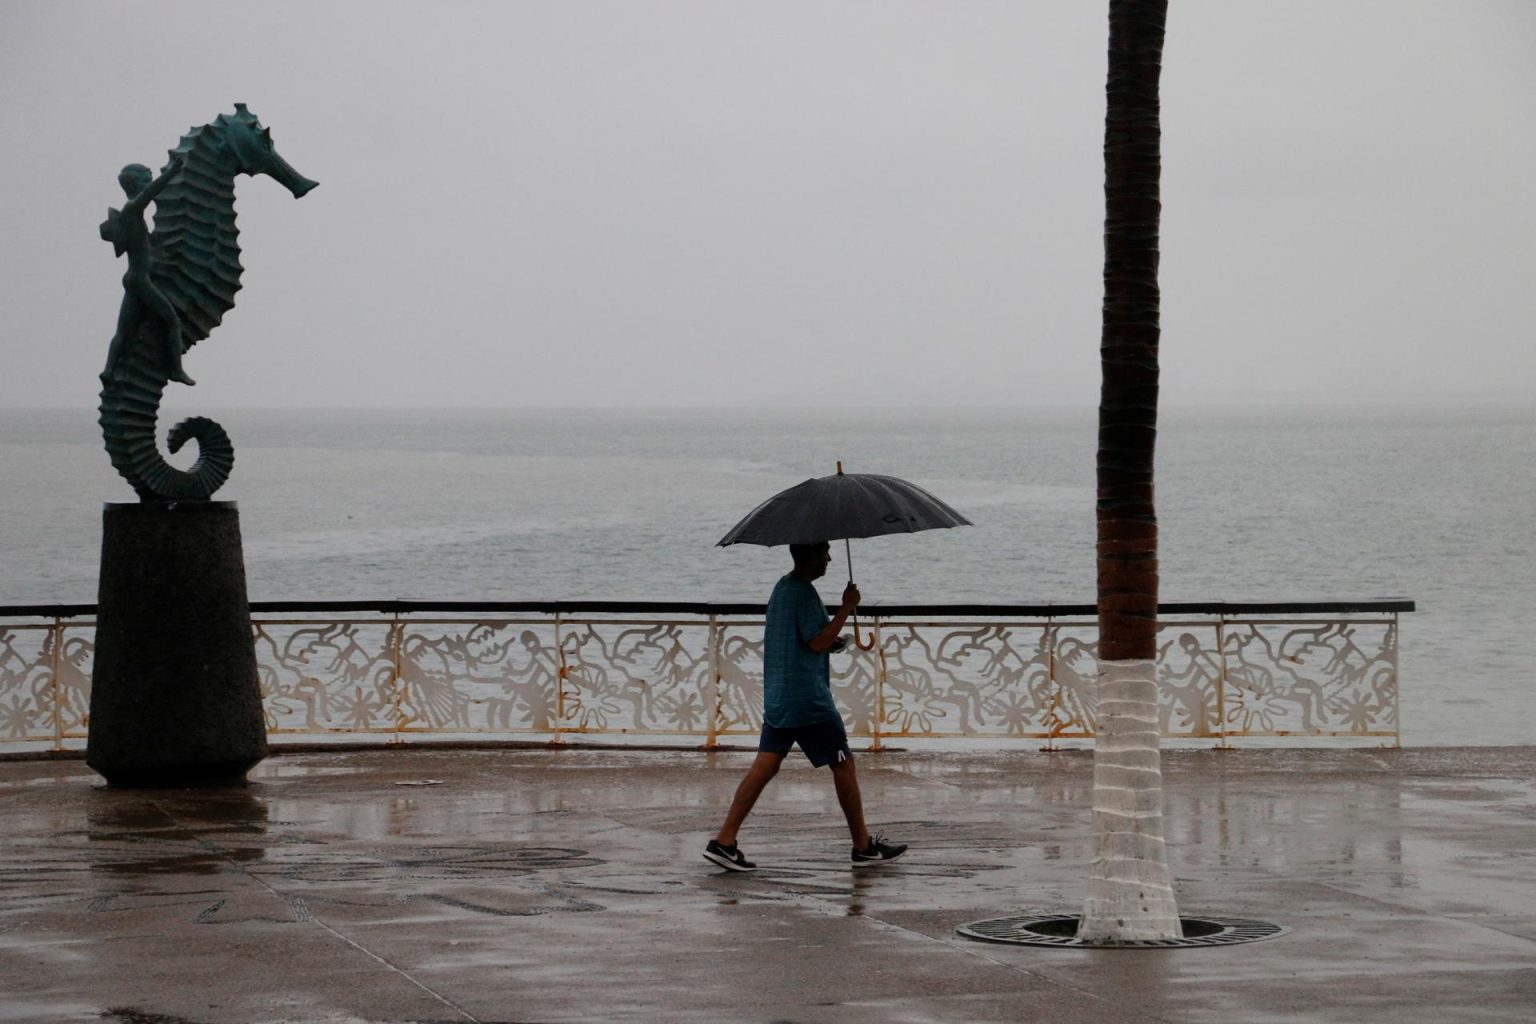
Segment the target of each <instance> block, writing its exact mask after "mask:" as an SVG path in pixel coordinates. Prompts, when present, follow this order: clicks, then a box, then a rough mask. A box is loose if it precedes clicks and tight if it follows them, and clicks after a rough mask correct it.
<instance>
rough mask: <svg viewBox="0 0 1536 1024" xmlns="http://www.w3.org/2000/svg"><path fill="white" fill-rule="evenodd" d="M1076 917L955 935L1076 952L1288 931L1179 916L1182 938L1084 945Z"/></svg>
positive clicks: (997, 921)
mask: <svg viewBox="0 0 1536 1024" xmlns="http://www.w3.org/2000/svg"><path fill="white" fill-rule="evenodd" d="M1077 922H1078V915H1077V914H1051V915H1049V916H1042V917H998V918H993V919H992V920H990V921H976V922H974V923H972V924H963V925H961V926H960V927H958V928H956V929H955V932H956V934H958V935H961V936H964V937H965V938H967V939H975V940H976V941H977V942H1001V943H1006V944H1008V945H1012V946H1067V947H1074V948H1077V949H1184V948H1186V947H1189V946H1233V945H1236V944H1237V943H1240V942H1258V941H1259V940H1261V939H1272V938H1274V937H1275V936H1276V935H1284V934H1285V933H1286V932H1287V931H1289V930H1290V929H1288V928H1285V927H1283V926H1281V925H1278V924H1270V923H1269V922H1268V921H1251V920H1249V919H1247V918H1241V917H1224V918H1215V917H1181V918H1179V923H1180V924H1182V925H1183V926H1184V937H1183V938H1182V939H1162V940H1156V941H1146V942H1084V941H1083V940H1082V939H1079V938H1078V937H1077Z"/></svg>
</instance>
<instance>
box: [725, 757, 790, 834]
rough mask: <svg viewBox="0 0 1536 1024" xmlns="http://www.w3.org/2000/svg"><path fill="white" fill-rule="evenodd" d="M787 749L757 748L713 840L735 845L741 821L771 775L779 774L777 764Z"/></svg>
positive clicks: (780, 761) (761, 792)
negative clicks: (755, 755)
mask: <svg viewBox="0 0 1536 1024" xmlns="http://www.w3.org/2000/svg"><path fill="white" fill-rule="evenodd" d="M785 753H787V751H782V752H781V751H772V750H759V751H758V752H757V760H755V761H753V762H752V767H751V768H748V769H747V774H746V775H745V776H744V777H743V778H742V780H741V782H740V784H739V785H737V787H736V795H735V796H734V797H733V798H732V799H731V809H730V810H729V811H727V812H726V813H725V824H724V825H721V826H720V831H719V832H717V833H715V841H716V842H718V843H720V844H721V845H722V846H735V845H736V833H737V832H738V831H739V830H740V829H741V823H742V822H744V821H746V820H747V815H748V814H750V813H752V807H753V805H754V804H756V803H757V798H758V797H760V796H762V795H763V790H764V789H765V788H766V787H767V785H768V783H769V782H770V781H771V780H772V779H773V777H774V776H775V775H777V774H779V766H780V765H782V764H783V763H784V754H785Z"/></svg>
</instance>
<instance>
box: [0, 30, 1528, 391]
mask: <svg viewBox="0 0 1536 1024" xmlns="http://www.w3.org/2000/svg"><path fill="white" fill-rule="evenodd" d="M1106 10H1107V4H1106V3H1104V2H1103V0H1031V2H1028V3H1020V2H1016V0H1002V2H995V0H959V2H953V3H933V2H929V0H780V2H774V3H760V4H747V3H732V2H717V0H609V2H604V0H591V2H581V3H570V2H563V0H547V2H538V0H529V2H520V3H495V2H431V3H428V2H417V3H375V2H371V0H331V2H327V3H313V2H310V0H262V2H260V3H245V2H240V3H233V2H217V0H146V2H137V3H99V2H89V0H5V2H4V3H0V137H3V138H4V139H5V140H6V156H7V159H6V160H4V161H0V194H3V195H4V196H5V197H6V200H5V202H4V203H3V204H0V238H3V239H5V245H4V246H0V308H3V309H4V310H5V322H4V325H3V329H0V339H3V340H0V346H3V356H4V372H3V374H0V406H11V407H15V406H59V407H69V408H76V407H80V406H83V405H89V404H91V403H92V402H93V401H94V396H95V391H96V380H95V375H96V373H97V372H99V371H100V369H101V367H102V364H103V362H104V360H105V357H106V348H107V343H108V341H109V339H110V338H111V336H112V329H113V324H114V322H115V318H116V313H117V306H118V302H119V300H120V297H121V289H120V286H119V280H120V278H121V276H122V267H121V265H120V261H116V260H114V259H113V256H112V249H111V247H110V246H109V245H107V244H106V243H105V242H103V241H102V240H101V239H100V238H99V237H98V235H97V225H98V224H99V223H100V222H101V221H102V219H103V217H104V215H105V213H106V210H107V207H108V206H109V205H115V206H120V205H122V195H121V193H120V191H119V190H118V187H117V185H116V182H115V176H116V174H117V172H118V169H119V168H120V167H122V166H123V165H124V164H126V163H129V162H131V161H138V162H142V163H146V164H152V165H156V166H158V165H159V164H160V163H161V162H162V161H163V160H164V159H165V152H166V150H167V149H169V148H170V147H171V146H173V145H174V144H175V143H176V141H177V139H178V138H179V136H180V135H181V133H182V132H183V131H185V130H186V129H187V128H188V127H189V126H191V125H201V124H204V123H207V122H208V121H209V120H211V119H212V118H213V117H214V116H215V115H217V114H219V113H220V112H229V111H231V110H232V105H233V104H234V103H235V102H237V101H238V102H244V103H247V104H249V106H250V109H251V110H252V111H254V112H255V113H257V114H258V115H260V116H261V118H262V119H263V121H264V122H265V123H266V124H267V125H268V126H269V127H270V128H271V129H272V132H273V137H274V139H275V140H276V143H277V147H278V149H279V151H280V152H281V153H282V154H283V155H284V156H285V157H286V158H287V159H288V160H289V161H291V162H292V164H293V165H294V166H295V167H297V168H298V169H299V170H300V171H302V172H303V173H305V174H306V175H308V176H309V177H311V178H315V179H317V180H319V181H320V183H321V185H320V187H319V188H318V189H316V190H315V191H314V192H312V193H310V194H309V195H308V196H306V197H305V198H304V199H303V200H299V201H295V200H294V199H293V198H292V197H291V196H289V195H288V193H287V192H286V191H284V190H283V189H282V188H281V187H279V186H278V185H277V184H276V183H274V182H272V181H270V180H267V179H257V180H252V179H246V178H242V179H240V182H239V185H238V187H237V190H236V191H237V206H238V209H239V217H240V220H239V224H240V231H241V235H240V240H241V244H242V246H243V248H244V250H245V251H244V254H243V262H244V264H245V267H246V273H245V277H244V283H245V289H244V290H243V291H242V292H241V293H240V295H239V299H238V304H237V306H236V308H235V309H234V310H233V311H232V312H231V313H230V314H229V315H228V316H226V318H225V321H224V324H223V325H222V326H221V327H220V328H219V329H218V330H216V331H215V332H214V334H213V336H212V337H210V338H209V339H208V340H207V341H205V342H202V343H201V344H199V345H198V346H197V348H196V349H194V350H193V352H192V353H191V354H190V355H189V356H188V359H187V369H188V372H189V373H191V375H192V376H193V377H195V378H197V380H198V382H199V383H198V386H197V387H196V388H194V389H191V390H186V389H182V388H180V387H175V388H173V398H174V400H175V401H178V402H186V403H188V404H190V405H191V406H192V407H193V408H194V409H196V410H197V411H206V412H208V413H210V414H214V413H217V411H218V410H220V409H223V408H226V407H231V406H257V407H267V406H299V407H325V406H334V405H347V406H383V407H399V406H421V407H437V408H442V407H458V406H464V405H473V406H488V407H526V406H530V405H536V406H582V407H585V406H599V407H601V406H676V405H717V404H734V403H745V404H766V405H785V404H790V405H806V404H827V405H837V406H842V405H860V406H863V405H872V404H873V405H879V404H901V405H911V404H923V405H936V406H954V405H965V404H981V405H999V406H1008V407H1014V406H1020V405H1022V406H1025V407H1028V406H1032V405H1034V404H1037V403H1040V402H1051V403H1060V404H1081V405H1083V406H1084V407H1088V406H1091V405H1092V404H1093V402H1094V401H1095V399H1096V395H1097V387H1098V375H1099V364H1098V348H1097V342H1098V336H1099V304H1100V298H1101V288H1100V270H1101V266H1102V254H1101V249H1100V239H1101V236H1102V232H1103V219H1104V200H1103V192H1102V184H1103V168H1102V157H1101V147H1102V145H1103V118H1104V78H1105V65H1106V57H1105V50H1106V41H1107V18H1106ZM1164 68H1165V70H1164V73H1163V82H1162V98H1163V179H1162V180H1163V201H1164V207H1163V225H1162V230H1163V236H1162V241H1163V246H1162V249H1163V262H1162V284H1163V295H1164V300H1163V326H1164V342H1165V343H1164V346H1163V351H1162V360H1163V367H1164V371H1165V373H1164V388H1165V392H1164V393H1165V397H1166V398H1167V399H1168V400H1169V401H1170V402H1171V403H1174V404H1197V403H1204V402H1213V401H1214V402H1233V403H1240V402H1254V401H1263V402H1268V403H1276V404H1281V405H1294V404H1296V403H1307V402H1313V401H1320V400H1328V401H1340V402H1345V403H1347V404H1361V403H1369V404H1383V403H1386V404H1391V403H1394V402H1402V401H1403V400H1405V399H1412V400H1414V401H1421V400H1434V401H1446V400H1451V401H1455V400H1458V399H1464V398H1465V397H1467V396H1469V395H1476V396H1485V395H1487V394H1490V393H1494V394H1498V395H1500V396H1502V397H1503V398H1504V399H1505V400H1506V401H1513V400H1526V399H1525V396H1528V395H1529V394H1530V393H1531V391H1532V389H1533V388H1536V345H1532V344H1530V340H1531V339H1530V325H1531V324H1532V323H1536V289H1533V288H1531V287H1530V274H1531V268H1532V267H1533V266H1536V189H1533V188H1532V185H1531V182H1532V175H1531V169H1532V168H1533V167H1536V3H1532V2H1530V0H1455V2H1452V0H1286V2H1284V3H1275V2H1272V0H1178V2H1177V3H1175V4H1173V5H1172V9H1171V11H1170V14H1169V19H1168V36H1167V44H1166V48H1165V54H1164Z"/></svg>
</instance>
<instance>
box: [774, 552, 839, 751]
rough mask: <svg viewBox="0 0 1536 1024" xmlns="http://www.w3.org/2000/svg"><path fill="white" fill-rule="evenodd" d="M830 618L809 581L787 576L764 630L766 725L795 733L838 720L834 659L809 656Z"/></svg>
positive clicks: (779, 585)
mask: <svg viewBox="0 0 1536 1024" xmlns="http://www.w3.org/2000/svg"><path fill="white" fill-rule="evenodd" d="M828 621H829V617H828V615H827V608H826V605H824V604H822V603H821V595H819V594H817V593H816V588H815V587H813V586H811V584H810V582H809V581H807V580H800V579H796V578H795V577H793V576H785V577H784V578H783V579H781V580H779V582H778V583H777V584H776V585H775V586H774V588H773V596H772V597H770V598H769V599H768V621H767V622H766V623H764V625H763V721H765V722H767V723H768V724H769V725H771V726H774V727H775V728H779V729H792V728H795V727H797V726H801V725H812V724H815V723H817V722H825V721H827V720H829V719H833V718H840V717H841V716H840V715H839V714H838V710H837V705H836V704H835V703H833V701H832V679H831V671H830V668H829V664H830V662H831V658H829V657H828V656H827V655H826V654H817V653H816V652H815V651H813V650H811V648H810V642H811V640H812V638H814V637H815V636H816V634H817V633H820V632H821V631H822V630H823V629H825V628H826V625H827V622H828Z"/></svg>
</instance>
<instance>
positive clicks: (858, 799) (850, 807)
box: [832, 754, 869, 850]
mask: <svg viewBox="0 0 1536 1024" xmlns="http://www.w3.org/2000/svg"><path fill="white" fill-rule="evenodd" d="M832 785H833V786H835V787H836V788H837V802H838V805H839V806H840V807H842V809H843V817H844V818H847V819H848V834H849V835H851V836H852V837H853V845H854V848H855V849H859V850H862V849H864V848H865V847H866V846H868V845H869V828H868V826H866V825H865V824H864V798H863V796H861V795H860V793H859V775H858V772H857V771H855V770H854V767H853V755H852V754H849V755H848V756H846V757H844V758H843V759H842V760H841V761H833V762H832Z"/></svg>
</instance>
